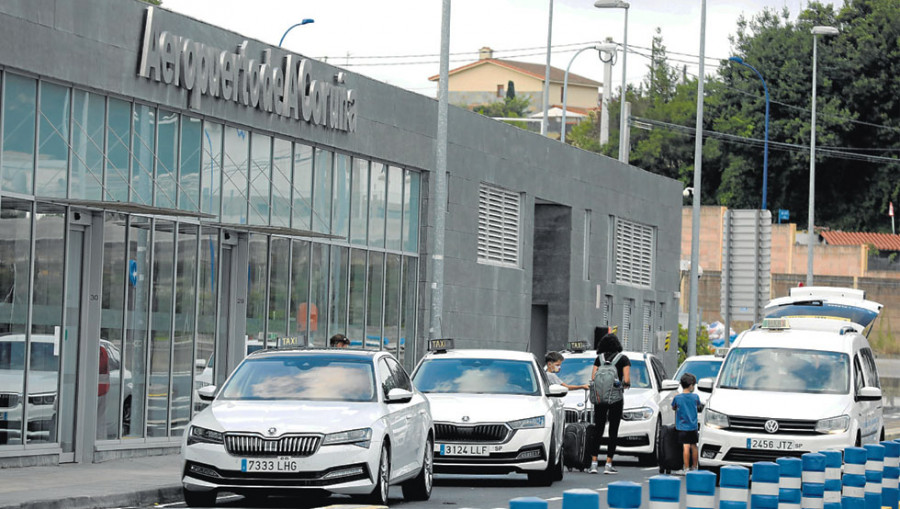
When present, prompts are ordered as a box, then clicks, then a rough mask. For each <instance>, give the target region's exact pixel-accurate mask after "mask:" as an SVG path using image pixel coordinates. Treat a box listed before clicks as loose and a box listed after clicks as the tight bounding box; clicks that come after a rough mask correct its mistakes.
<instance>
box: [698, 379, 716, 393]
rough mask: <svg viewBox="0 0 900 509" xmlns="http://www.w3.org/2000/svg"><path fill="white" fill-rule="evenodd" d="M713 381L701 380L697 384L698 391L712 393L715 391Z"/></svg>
mask: <svg viewBox="0 0 900 509" xmlns="http://www.w3.org/2000/svg"><path fill="white" fill-rule="evenodd" d="M713 382H715V380H713V379H712V378H701V379H700V381H699V382H697V389H698V390H701V391H703V392H712V390H713Z"/></svg>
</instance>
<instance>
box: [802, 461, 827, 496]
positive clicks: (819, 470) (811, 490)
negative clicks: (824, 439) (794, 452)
mask: <svg viewBox="0 0 900 509" xmlns="http://www.w3.org/2000/svg"><path fill="white" fill-rule="evenodd" d="M801 460H802V461H803V475H802V478H801V479H802V481H803V484H802V486H801V488H800V491H801V492H802V495H803V496H802V498H801V499H800V506H801V507H802V508H803V509H822V507H823V506H824V496H825V456H824V455H822V454H819V453H817V452H810V453H806V454H804V455H803V456H802V458H801Z"/></svg>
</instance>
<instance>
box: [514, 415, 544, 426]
mask: <svg viewBox="0 0 900 509" xmlns="http://www.w3.org/2000/svg"><path fill="white" fill-rule="evenodd" d="M506 424H508V425H509V427H510V428H512V429H529V428H543V427H544V416H543V415H541V416H539V417H529V418H528V419H519V420H518V421H510V422H508V423H506Z"/></svg>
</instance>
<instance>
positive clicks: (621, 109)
mask: <svg viewBox="0 0 900 509" xmlns="http://www.w3.org/2000/svg"><path fill="white" fill-rule="evenodd" d="M704 1H705V0H704ZM623 39H624V40H623V42H622V97H621V100H620V104H619V161H622V162H623V163H627V162H628V152H627V151H626V150H625V95H626V94H625V92H626V91H627V90H628V84H627V83H626V81H625V80H626V77H625V67H626V66H625V62H626V61H627V60H628V4H626V7H625V34H624V37H623ZM700 65H701V66H702V65H703V64H702V63H701V64H700Z"/></svg>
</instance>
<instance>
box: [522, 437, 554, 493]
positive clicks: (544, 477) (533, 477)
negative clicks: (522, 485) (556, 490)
mask: <svg viewBox="0 0 900 509" xmlns="http://www.w3.org/2000/svg"><path fill="white" fill-rule="evenodd" d="M550 449H551V450H553V447H552V444H551V447H550ZM556 456H559V455H558V454H557V455H556ZM557 463H560V464H559V465H557ZM560 468H562V464H561V462H558V461H557V459H555V458H553V459H550V460H549V461H548V462H547V468H545V469H544V470H539V471H537V472H528V484H533V485H535V486H552V485H553V481H555V480H556V475H557V473H556V470H557V469H560Z"/></svg>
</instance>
